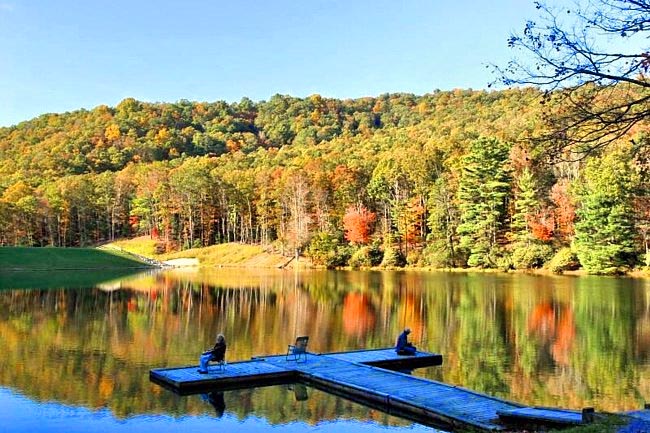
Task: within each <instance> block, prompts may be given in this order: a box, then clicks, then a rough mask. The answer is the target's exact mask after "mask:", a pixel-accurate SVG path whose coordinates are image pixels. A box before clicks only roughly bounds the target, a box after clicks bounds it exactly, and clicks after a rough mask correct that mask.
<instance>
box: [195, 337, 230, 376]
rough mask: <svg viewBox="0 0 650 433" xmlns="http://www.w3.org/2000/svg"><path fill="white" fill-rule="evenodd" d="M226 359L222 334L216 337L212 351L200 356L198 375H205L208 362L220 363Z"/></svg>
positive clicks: (224, 339)
mask: <svg viewBox="0 0 650 433" xmlns="http://www.w3.org/2000/svg"><path fill="white" fill-rule="evenodd" d="M225 357H226V337H224V336H223V334H219V335H217V341H216V342H215V343H214V347H213V348H212V350H207V351H205V352H203V353H202V354H201V357H200V358H199V363H200V366H199V373H201V374H205V373H207V372H208V363H209V362H210V361H215V362H220V361H223V360H224V359H225Z"/></svg>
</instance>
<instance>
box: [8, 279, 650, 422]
mask: <svg viewBox="0 0 650 433" xmlns="http://www.w3.org/2000/svg"><path fill="white" fill-rule="evenodd" d="M404 326H409V327H410V328H411V329H412V331H413V332H412V334H411V336H410V337H411V340H412V341H413V342H414V343H415V344H416V345H417V346H418V347H420V348H422V349H423V350H429V351H434V352H439V353H442V354H443V355H444V357H445V361H444V364H443V366H442V367H436V368H431V369H427V370H425V371H416V372H415V374H419V375H423V376H426V377H429V378H432V379H436V380H442V381H445V382H448V383H452V384H458V385H461V386H464V387H467V388H471V389H475V390H478V391H481V392H485V393H488V394H492V395H496V396H499V397H502V398H506V399H509V400H514V401H519V402H523V403H528V404H534V405H542V406H563V407H569V408H581V407H584V406H595V407H596V408H598V409H602V410H608V411H619V410H630V409H636V408H639V407H640V406H642V404H643V402H644V400H645V399H646V398H650V369H649V368H648V366H649V364H650V363H649V362H648V361H649V359H650V346H649V345H650V290H649V286H648V283H647V282H646V281H645V280H634V279H614V278H599V277H581V278H572V277H541V276H531V275H498V274H460V273H457V274H446V273H420V272H333V271H314V272H303V273H299V274H295V273H293V272H286V271H271V270H269V271H255V272H253V271H243V270H213V271H207V270H203V271H199V272H161V273H148V274H142V275H138V276H135V277H128V278H123V279H118V280H115V281H112V282H110V283H108V284H102V285H100V286H99V287H96V288H91V289H84V290H72V289H70V290H29V291H24V290H9V291H4V292H0V339H1V341H2V347H3V349H4V351H5V353H4V354H3V356H2V357H0V385H1V386H4V387H9V388H11V389H14V390H18V391H19V392H21V393H24V394H25V395H27V396H29V397H30V398H32V399H35V400H38V401H57V402H61V403H65V404H72V405H81V406H85V407H88V408H91V409H98V408H109V409H110V411H111V412H112V413H113V414H115V416H117V417H131V416H134V415H139V414H145V413H154V414H162V413H164V414H171V415H174V416H177V415H187V414H206V413H211V414H212V415H214V414H215V413H217V414H218V412H219V410H220V409H218V407H221V404H220V403H219V402H217V404H216V405H213V404H212V403H210V396H208V397H207V400H206V401H204V400H202V399H200V398H178V397H176V396H174V395H173V394H172V393H170V392H168V391H166V390H163V389H161V388H160V387H158V386H155V385H152V384H150V383H149V381H148V370H149V368H152V367H160V366H172V365H189V364H196V360H197V356H198V354H199V353H200V351H201V350H203V349H204V348H205V347H210V346H211V345H212V343H213V340H214V335H215V334H216V333H217V332H224V334H225V335H226V337H227V340H228V342H229V347H228V359H229V360H237V359H247V358H250V357H251V356H255V355H263V354H273V353H284V352H286V347H287V344H288V343H291V342H292V341H293V340H294V339H295V337H296V336H297V335H309V336H310V343H309V346H310V349H311V350H312V351H316V352H328V351H340V350H347V349H358V348H366V347H385V346H390V345H392V344H393V342H394V340H395V337H396V336H397V335H398V334H399V332H400V331H401V329H402V328H403V327H404ZM303 391H307V390H298V389H297V388H294V389H286V388H279V387H270V388H264V389H260V390H256V391H255V392H253V391H250V392H249V393H247V392H244V391H241V392H237V393H235V394H233V397H229V396H228V395H226V396H225V397H223V396H222V397H223V398H224V400H223V402H224V407H226V409H225V412H226V413H231V414H236V415H237V416H239V417H246V416H249V415H251V414H254V415H255V416H262V417H264V418H265V419H266V420H268V421H269V422H271V423H272V424H275V423H280V424H281V423H286V422H291V421H294V420H296V419H299V420H304V421H307V422H310V423H318V422H321V421H323V420H335V419H340V418H341V417H342V416H351V417H353V418H355V419H359V420H367V419H368V410H367V409H365V408H363V407H360V406H358V405H354V406H350V407H348V406H347V405H346V403H345V402H344V401H342V400H340V399H337V398H334V397H331V396H327V395H324V394H322V393H319V394H318V396H317V397H315V398H313V397H312V396H311V395H310V392H305V393H303ZM309 391H311V390H309ZM305 395H307V396H308V397H309V398H308V400H304V396H305ZM253 396H255V397H254V398H253ZM216 398H217V396H213V400H215V399H216ZM231 399H232V403H230V401H231ZM297 403H301V404H303V406H304V405H307V407H308V408H304V407H303V408H302V409H300V410H297V411H292V410H290V409H288V408H292V407H293V405H295V404H297ZM301 407H302V406H301ZM221 412H222V413H223V409H222V410H221ZM390 422H391V423H395V421H394V420H393V421H390Z"/></svg>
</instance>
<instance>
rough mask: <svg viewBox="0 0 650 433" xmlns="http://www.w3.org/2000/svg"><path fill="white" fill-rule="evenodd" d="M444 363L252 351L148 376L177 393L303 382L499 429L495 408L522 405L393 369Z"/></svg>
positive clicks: (428, 356)
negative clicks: (240, 357)
mask: <svg viewBox="0 0 650 433" xmlns="http://www.w3.org/2000/svg"><path fill="white" fill-rule="evenodd" d="M441 363H442V356H441V355H439V354H433V353H425V352H418V353H417V354H416V356H400V355H397V354H396V353H395V351H394V349H392V348H389V349H377V350H359V351H352V352H339V353H325V354H313V353H308V354H307V356H306V360H305V361H301V362H296V361H291V360H289V361H287V360H286V358H285V356H283V355H276V356H263V357H256V358H253V359H251V360H250V361H242V362H234V363H230V364H228V365H227V366H226V368H225V369H224V370H219V369H218V367H216V366H211V367H210V370H209V373H208V374H200V373H198V371H197V366H188V367H176V368H162V369H153V370H151V371H150V378H151V380H152V381H153V382H155V383H158V384H161V385H163V386H165V387H166V388H169V389H171V390H173V391H175V392H177V393H180V394H190V393H197V392H202V391H208V390H214V389H220V390H221V389H223V390H229V389H236V388H246V387H251V386H264V385H269V384H280V383H291V382H295V381H300V382H303V383H305V384H307V385H311V386H315V387H318V388H320V389H323V390H325V391H328V392H331V393H334V394H338V395H341V396H343V397H346V398H349V399H352V400H355V401H357V402H360V403H363V404H367V405H370V406H373V407H376V408H379V409H381V410H384V411H386V412H389V413H391V414H395V415H399V416H403V417H406V418H409V419H412V420H415V421H417V422H420V423H423V424H428V425H433V426H437V427H441V426H445V427H449V426H451V427H460V426H462V427H475V428H479V429H481V430H503V429H504V428H505V426H504V424H503V423H502V421H501V419H500V418H499V415H498V412H499V411H509V410H514V409H518V408H521V407H523V406H522V405H520V404H517V403H512V402H508V401H504V400H501V399H498V398H495V397H491V396H487V395H484V394H480V393H477V392H474V391H471V390H468V389H464V388H461V387H456V386H452V385H448V384H444V383H440V382H436V381H432V380H428V379H424V378H420V377H414V376H411V375H409V374H404V373H401V372H399V371H393V370H410V369H413V368H418V367H423V366H435V365H440V364H441Z"/></svg>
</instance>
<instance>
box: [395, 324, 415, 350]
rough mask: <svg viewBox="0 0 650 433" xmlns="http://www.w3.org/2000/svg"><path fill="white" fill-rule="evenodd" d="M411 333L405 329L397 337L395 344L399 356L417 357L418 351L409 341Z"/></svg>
mask: <svg viewBox="0 0 650 433" xmlns="http://www.w3.org/2000/svg"><path fill="white" fill-rule="evenodd" d="M410 333H411V330H410V329H409V328H404V331H403V332H402V333H401V334H399V337H397V343H396V344H395V352H397V354H398V355H415V352H416V351H417V349H416V348H415V346H413V345H412V344H411V343H409V341H408V335H409V334H410Z"/></svg>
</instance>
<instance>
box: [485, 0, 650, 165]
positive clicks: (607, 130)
mask: <svg viewBox="0 0 650 433" xmlns="http://www.w3.org/2000/svg"><path fill="white" fill-rule="evenodd" d="M552 1H553V0H548V1H545V2H536V3H535V5H536V7H537V9H538V11H539V17H538V21H532V20H531V21H528V22H526V24H525V26H524V29H523V31H522V32H521V33H518V34H513V35H512V36H511V37H510V38H509V39H508V46H509V47H511V48H512V49H513V50H514V51H515V52H516V53H517V54H518V55H520V56H519V57H515V58H514V59H513V60H512V61H510V62H509V63H508V64H507V65H506V66H505V67H498V66H497V67H495V68H494V69H495V72H496V73H497V74H498V77H499V78H498V80H497V81H499V82H501V83H504V84H506V85H534V86H537V87H540V88H542V89H543V90H544V91H545V94H544V95H545V96H544V100H543V101H542V102H543V103H545V106H546V108H545V111H544V115H543V120H544V123H545V126H546V130H545V131H544V132H543V133H541V134H539V135H538V136H536V137H534V139H535V141H537V142H540V143H544V145H545V146H546V149H549V151H550V152H553V153H554V155H553V156H555V157H556V158H557V157H561V158H564V159H579V158H582V157H584V156H585V155H587V154H588V153H589V152H593V151H595V150H597V149H600V148H602V147H603V146H607V145H608V144H610V143H612V142H613V141H616V140H618V139H620V138H622V137H624V136H625V135H626V134H628V133H629V132H630V131H631V130H632V129H633V127H634V126H635V125H636V124H638V123H640V122H644V121H647V120H649V119H650V80H649V79H648V78H647V77H646V74H647V73H648V70H649V69H650V48H649V47H648V45H649V43H648V39H647V37H648V36H650V0H575V2H574V6H573V7H572V8H568V9H567V8H566V7H565V8H557V7H553V6H552V5H551V2H552Z"/></svg>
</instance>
